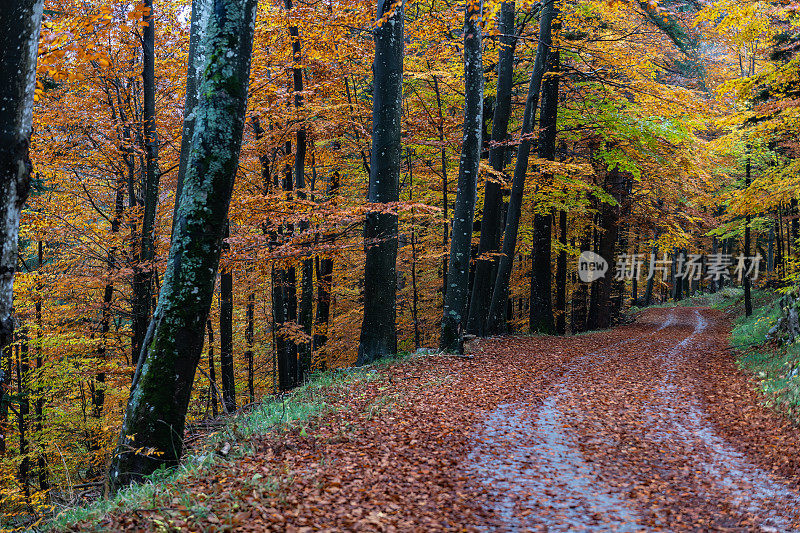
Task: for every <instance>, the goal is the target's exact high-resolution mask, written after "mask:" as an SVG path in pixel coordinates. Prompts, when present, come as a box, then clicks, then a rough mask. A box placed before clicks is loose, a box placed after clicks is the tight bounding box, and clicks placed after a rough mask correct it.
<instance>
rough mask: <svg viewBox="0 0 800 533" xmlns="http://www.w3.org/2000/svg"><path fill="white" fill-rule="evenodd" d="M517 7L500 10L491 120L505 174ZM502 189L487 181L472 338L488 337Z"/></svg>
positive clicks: (495, 163) (509, 4)
mask: <svg viewBox="0 0 800 533" xmlns="http://www.w3.org/2000/svg"><path fill="white" fill-rule="evenodd" d="M515 13H516V11H515V5H514V2H513V1H506V2H503V3H502V4H501V6H500V19H499V21H498V30H499V31H500V53H499V59H498V63H497V97H496V102H495V106H494V116H493V118H492V140H491V141H492V148H491V149H490V151H489V163H490V164H491V166H492V170H493V171H495V172H498V173H500V174H503V171H504V170H505V161H506V153H507V152H508V150H509V147H508V146H507V143H508V121H509V119H510V117H511V89H512V86H513V81H514V80H513V76H514V51H515V49H516V46H517V36H516V31H515V30H516V28H515V26H514V17H515ZM502 213H503V186H502V184H501V183H500V180H498V179H488V180H486V187H485V191H484V199H483V218H482V219H481V238H480V243H479V244H478V258H477V260H476V261H475V281H474V282H473V285H472V296H471V298H470V307H469V318H468V321H467V332H468V333H471V334H473V335H478V336H481V337H483V336H485V335H486V316H487V313H488V312H489V304H490V301H491V298H492V285H493V282H494V276H493V273H494V271H495V270H496V269H497V257H496V256H492V255H491V254H497V252H498V251H499V248H500V235H502V233H501V228H502V226H503V221H502Z"/></svg>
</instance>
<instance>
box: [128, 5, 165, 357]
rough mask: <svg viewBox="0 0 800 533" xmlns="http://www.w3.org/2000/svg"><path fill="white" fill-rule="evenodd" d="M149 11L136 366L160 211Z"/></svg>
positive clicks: (135, 284)
mask: <svg viewBox="0 0 800 533" xmlns="http://www.w3.org/2000/svg"><path fill="white" fill-rule="evenodd" d="M144 4H145V7H147V8H149V9H150V11H149V13H147V14H146V15H145V16H144V22H145V23H146V24H147V25H146V26H145V27H144V31H143V34H142V89H143V93H144V95H143V96H144V98H143V100H144V101H143V112H144V116H143V119H144V148H145V151H144V156H145V157H144V160H145V173H144V182H143V183H142V196H143V199H144V215H143V217H142V227H141V232H140V233H139V246H138V250H137V251H138V254H137V255H138V264H137V265H136V268H135V270H134V274H133V301H132V302H131V307H132V311H133V321H132V324H131V329H132V333H133V338H132V341H131V361H132V362H133V364H134V365H135V364H136V362H137V360H138V358H139V353H140V352H141V350H142V344H143V342H144V337H145V334H146V333H147V324H148V322H149V320H150V307H151V303H152V300H153V285H154V283H153V282H154V271H153V268H154V266H153V260H154V259H155V236H154V234H153V233H154V231H155V221H156V210H157V209H158V182H159V178H160V171H159V169H158V133H157V131H156V74H155V59H156V57H155V39H156V31H155V14H154V12H153V0H144Z"/></svg>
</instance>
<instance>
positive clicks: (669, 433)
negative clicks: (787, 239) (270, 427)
mask: <svg viewBox="0 0 800 533" xmlns="http://www.w3.org/2000/svg"><path fill="white" fill-rule="evenodd" d="M729 334H730V321H729V319H728V316H727V315H726V314H725V313H724V312H722V311H718V310H712V309H709V308H696V307H673V308H660V309H648V310H646V311H644V312H642V313H641V314H640V315H639V316H638V318H637V320H636V322H634V323H632V324H629V325H625V326H621V327H618V328H614V329H612V330H610V331H604V332H597V333H589V334H584V335H578V336H572V337H563V338H558V337H538V336H532V337H512V338H496V339H486V340H483V341H475V342H473V343H472V344H471V346H470V347H469V352H470V353H471V354H472V355H473V357H472V358H471V359H467V358H455V357H446V356H425V357H411V358H408V359H406V360H404V361H401V362H398V363H396V364H392V365H386V366H381V367H377V369H376V372H377V377H376V378H375V379H370V380H362V381H356V382H354V383H353V384H352V385H351V386H349V387H347V388H344V389H341V388H340V389H337V390H336V391H333V392H331V393H330V394H329V395H328V396H327V397H326V399H325V401H326V402H327V403H328V404H329V406H330V408H329V409H326V412H325V414H323V415H321V416H319V417H317V418H314V419H312V420H310V421H308V423H307V424H304V425H295V426H293V427H289V428H288V429H286V430H284V431H280V432H273V433H272V434H269V435H267V436H264V437H259V439H258V440H257V442H255V443H254V446H255V452H254V453H252V454H250V455H247V456H244V457H242V458H240V459H238V460H236V461H230V462H229V463H227V464H226V463H224V462H223V463H220V464H218V465H215V467H214V468H213V469H211V470H209V471H208V472H206V474H205V475H203V476H200V477H197V478H196V479H193V480H192V481H191V483H187V484H186V486H185V487H184V491H185V492H186V493H187V494H190V495H191V498H189V500H188V501H191V502H194V503H191V504H188V505H186V504H184V503H181V502H185V501H187V500H186V499H178V498H176V499H175V500H174V501H173V503H172V504H170V505H161V506H159V507H155V508H149V509H144V508H143V509H138V510H134V511H130V510H128V511H127V512H124V513H116V514H114V513H112V514H110V515H107V516H106V517H105V518H104V519H103V520H102V521H101V522H100V523H99V524H97V523H95V524H94V525H91V526H90V525H88V524H82V525H79V526H78V528H83V529H93V528H95V529H101V530H117V529H128V530H154V529H161V530H171V529H184V528H189V529H202V530H211V531H214V530H220V531H223V530H231V529H233V530H241V531H265V530H273V531H319V530H330V531H357V530H363V531H438V530H467V531H762V532H765V533H766V532H774V531H792V530H795V531H796V530H798V529H800V492H799V491H798V487H800V432H798V431H797V430H796V428H795V427H793V426H792V424H791V423H790V422H789V421H788V420H787V419H786V418H785V417H783V416H782V415H779V414H777V413H775V412H773V411H770V410H768V409H766V408H763V407H761V406H760V405H761V402H760V398H759V397H758V396H757V393H756V392H754V386H753V383H751V382H750V381H749V378H748V377H747V376H745V375H744V374H742V373H741V372H740V370H739V369H738V368H737V366H736V364H735V362H734V355H733V354H732V353H731V350H730V348H729V340H728V339H729Z"/></svg>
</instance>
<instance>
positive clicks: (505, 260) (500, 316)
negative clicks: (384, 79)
mask: <svg viewBox="0 0 800 533" xmlns="http://www.w3.org/2000/svg"><path fill="white" fill-rule="evenodd" d="M554 12H555V0H548V1H546V2H545V4H544V7H543V8H542V12H541V16H540V19H539V45H538V47H537V49H536V59H535V61H534V65H533V72H532V73H531V81H530V85H529V86H528V98H527V100H526V101H525V112H524V114H523V118H522V132H521V141H520V145H519V148H518V150H517V163H516V166H515V167H514V178H513V180H512V182H511V197H510V199H509V202H508V212H507V214H506V223H505V235H503V247H502V253H501V254H500V261H499V263H498V265H497V276H496V278H495V282H494V289H493V290H492V299H491V304H490V306H489V314H488V317H487V328H486V329H487V333H490V334H493V333H500V332H501V331H502V330H504V329H505V319H506V314H505V309H506V300H507V299H508V284H509V280H510V279H511V266H512V264H513V261H514V255H515V250H516V247H517V232H518V231H519V217H520V212H521V209H522V193H523V191H524V188H525V175H526V174H527V172H528V161H529V158H530V153H531V144H532V141H531V134H532V133H533V125H534V122H535V118H536V108H537V107H538V105H539V89H540V88H541V85H542V77H543V76H544V71H545V66H546V63H547V59H548V57H549V55H550V41H551V39H550V36H551V33H552V29H551V26H552V23H553V14H554Z"/></svg>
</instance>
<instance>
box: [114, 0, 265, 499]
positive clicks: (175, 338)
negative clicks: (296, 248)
mask: <svg viewBox="0 0 800 533" xmlns="http://www.w3.org/2000/svg"><path fill="white" fill-rule="evenodd" d="M255 15H256V2H255V0H215V2H214V9H212V10H209V11H208V12H207V13H203V16H202V17H201V20H202V21H203V22H202V24H201V25H200V27H201V31H202V39H201V40H202V45H201V46H202V50H203V53H202V55H199V56H198V61H200V64H201V65H202V67H201V68H200V69H199V72H200V75H199V80H198V81H199V83H198V101H197V106H196V108H195V115H196V117H195V123H194V133H193V136H192V142H191V153H190V155H189V158H188V160H187V165H186V175H185V177H184V183H183V186H182V190H181V194H180V197H179V198H178V202H179V206H178V209H177V221H176V222H175V232H174V235H173V238H172V242H171V245H170V253H169V260H168V264H167V271H166V275H165V277H164V281H163V285H162V287H161V292H160V294H159V299H158V306H157V307H156V311H155V313H154V314H153V319H152V321H151V322H150V326H149V328H148V331H147V336H146V338H145V342H144V347H143V349H142V354H141V356H140V357H139V362H138V366H137V368H136V373H135V375H134V379H133V383H132V385H131V394H130V399H129V400H128V406H127V409H126V411H125V418H124V421H123V425H122V430H121V432H120V438H119V442H118V444H117V449H116V451H115V453H114V456H113V458H112V461H111V467H110V469H109V485H110V488H111V491H112V492H116V491H117V490H118V489H120V488H121V487H124V486H126V485H128V484H130V483H132V482H137V481H139V480H141V479H142V477H143V476H145V475H147V474H150V473H152V472H154V471H155V470H156V469H157V468H158V467H160V466H162V465H166V466H170V465H175V464H177V462H178V460H179V459H180V457H181V454H182V451H183V432H184V425H185V418H186V409H187V406H188V402H189V396H190V393H191V389H192V382H193V380H194V374H195V370H196V368H197V365H198V363H199V360H200V355H201V352H202V348H203V338H204V327H205V324H206V319H207V316H208V311H209V307H210V305H211V299H212V296H213V292H214V281H215V279H216V274H217V268H218V266H219V258H220V254H221V250H222V239H223V235H224V230H225V225H226V220H227V215H228V206H229V204H230V198H231V194H232V192H233V182H234V178H235V176H236V171H237V166H238V161H239V151H240V149H241V143H242V133H243V130H244V124H245V111H246V106H247V90H248V79H249V75H250V59H251V55H252V46H253V32H254V26H255Z"/></svg>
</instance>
